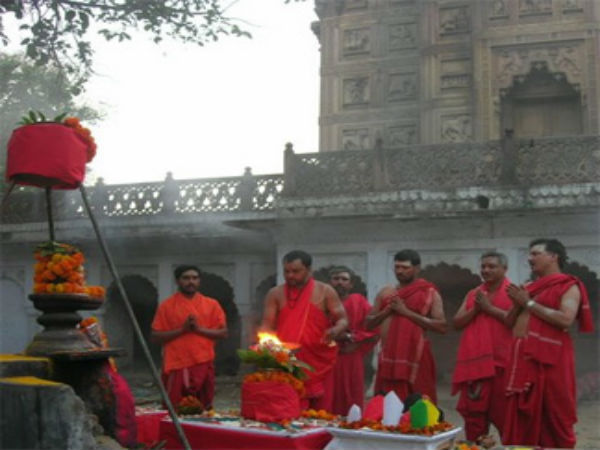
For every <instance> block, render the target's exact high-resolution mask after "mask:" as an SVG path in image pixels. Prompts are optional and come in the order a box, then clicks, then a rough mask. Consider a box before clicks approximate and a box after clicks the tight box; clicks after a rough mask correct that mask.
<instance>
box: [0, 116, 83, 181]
mask: <svg viewBox="0 0 600 450" xmlns="http://www.w3.org/2000/svg"><path fill="white" fill-rule="evenodd" d="M87 146H88V145H87V143H85V142H84V141H83V140H82V139H81V138H80V137H79V136H78V135H77V133H75V131H74V130H73V129H72V128H69V127H67V126H65V125H61V124H58V123H38V124H32V125H25V126H22V127H20V128H17V129H16V130H14V131H13V132H12V135H11V138H10V140H9V141H8V147H7V148H8V151H7V156H6V178H7V179H8V180H10V181H15V182H16V183H17V184H24V185H29V186H39V187H48V186H51V187H52V188H54V189H76V188H78V187H79V185H80V184H81V183H82V182H83V179H84V178H85V163H86V161H87V153H86V150H87Z"/></svg>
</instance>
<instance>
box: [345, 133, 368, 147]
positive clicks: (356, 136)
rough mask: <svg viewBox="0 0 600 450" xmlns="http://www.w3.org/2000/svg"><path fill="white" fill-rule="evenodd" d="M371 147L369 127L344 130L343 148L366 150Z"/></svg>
mask: <svg viewBox="0 0 600 450" xmlns="http://www.w3.org/2000/svg"><path fill="white" fill-rule="evenodd" d="M368 148H369V129H368V128H356V129H350V130H342V149H343V150H366V149H368Z"/></svg>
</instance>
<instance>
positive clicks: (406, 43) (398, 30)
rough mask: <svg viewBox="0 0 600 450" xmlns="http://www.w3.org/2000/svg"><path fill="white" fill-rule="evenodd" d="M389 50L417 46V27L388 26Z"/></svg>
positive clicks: (399, 24) (413, 25)
mask: <svg viewBox="0 0 600 450" xmlns="http://www.w3.org/2000/svg"><path fill="white" fill-rule="evenodd" d="M388 30H389V42H390V50H398V49H402V48H412V47H415V46H416V45H417V25H416V24H414V23H398V24H394V25H390V26H389V29H388Z"/></svg>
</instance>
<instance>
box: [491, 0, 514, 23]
mask: <svg viewBox="0 0 600 450" xmlns="http://www.w3.org/2000/svg"><path fill="white" fill-rule="evenodd" d="M506 3H507V1H506V0H492V1H491V2H490V3H489V5H488V17H489V19H491V20H498V19H506V18H508V15H509V14H508V13H509V10H508V5H507V4H506Z"/></svg>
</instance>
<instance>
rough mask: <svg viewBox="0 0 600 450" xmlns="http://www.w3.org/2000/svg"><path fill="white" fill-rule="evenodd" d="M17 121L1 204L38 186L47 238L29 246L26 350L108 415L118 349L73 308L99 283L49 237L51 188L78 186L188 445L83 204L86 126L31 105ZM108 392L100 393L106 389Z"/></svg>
mask: <svg viewBox="0 0 600 450" xmlns="http://www.w3.org/2000/svg"><path fill="white" fill-rule="evenodd" d="M23 123H24V125H23V126H21V127H19V128H17V129H15V130H14V131H13V133H12V135H11V138H10V140H9V142H8V148H7V161H6V177H7V180H8V181H9V183H10V184H9V188H8V190H7V193H6V195H5V198H4V199H3V205H4V204H5V202H6V201H7V199H8V197H9V195H10V193H11V192H12V190H13V189H14V187H15V186H16V185H25V186H35V187H39V188H43V189H44V190H45V193H46V211H47V218H48V229H49V238H50V239H49V242H47V243H45V244H42V245H41V246H40V247H38V249H37V250H36V259H37V263H36V267H35V279H34V293H33V294H31V295H30V296H29V298H30V300H31V301H32V302H33V304H34V306H35V308H36V309H38V310H40V311H42V315H41V316H40V317H39V318H38V319H37V321H38V323H40V324H41V325H42V326H43V327H44V329H43V330H42V331H41V332H40V333H38V334H37V335H36V336H35V337H34V339H33V341H32V342H31V343H30V345H29V346H28V347H27V349H26V353H27V354H28V355H32V356H47V357H50V358H52V359H53V365H54V373H55V377H56V378H57V380H58V381H63V382H65V383H67V384H70V385H71V386H73V388H74V389H75V391H76V392H77V393H78V394H79V395H80V396H81V397H82V398H83V399H84V401H85V402H86V404H87V405H88V407H90V409H91V410H92V412H94V413H95V414H96V415H97V416H98V417H99V419H100V423H101V424H102V425H103V426H105V428H106V426H107V423H109V422H111V421H112V419H114V418H112V417H111V414H112V413H113V410H112V409H111V406H110V405H111V398H113V400H114V393H113V394H111V393H110V392H106V390H105V389H103V388H102V385H103V383H104V381H103V376H104V375H103V373H104V372H103V369H102V368H103V367H104V366H105V364H106V362H107V361H108V360H109V358H111V357H113V356H118V355H119V354H122V351H121V350H119V349H111V348H98V346H96V345H94V344H93V343H92V342H91V341H90V339H88V338H87V337H86V336H85V335H84V334H83V333H82V332H81V331H80V330H79V329H78V328H77V326H78V324H79V323H80V321H81V319H82V318H81V316H80V315H79V314H78V312H77V311H78V310H95V309H97V308H99V307H100V306H101V305H102V303H103V301H104V291H103V289H102V288H100V287H94V286H86V285H85V279H84V276H83V267H82V263H83V255H81V253H80V252H79V251H78V250H77V249H74V248H73V247H71V246H69V245H67V244H59V243H57V242H56V237H55V230H54V219H53V212H52V191H53V190H55V189H79V191H80V192H81V196H82V199H83V203H84V206H85V209H86V212H87V214H88V216H89V218H90V221H91V223H92V226H93V229H94V231H95V234H96V237H97V240H98V243H99V245H100V248H101V250H102V253H103V256H104V258H105V260H106V263H107V265H108V268H109V270H110V272H111V275H112V277H113V280H114V282H115V284H116V286H117V288H118V290H119V293H120V296H121V298H122V299H123V302H124V306H125V309H126V310H127V313H128V316H129V319H130V321H131V324H132V326H133V329H134V332H135V335H136V337H137V339H138V341H139V342H140V345H141V347H142V349H143V351H144V355H145V357H146V360H147V362H148V365H149V367H150V369H151V372H152V375H153V377H154V381H155V382H156V385H157V386H159V389H160V393H161V396H162V399H163V402H164V403H165V405H167V409H168V410H169V413H170V415H171V417H172V419H173V424H174V428H175V431H176V434H177V436H178V438H179V440H180V441H181V443H182V444H183V448H185V449H191V447H190V445H189V443H188V441H187V439H186V437H185V434H184V432H183V429H182V427H181V425H180V423H179V421H178V418H177V414H176V412H175V410H174V408H173V405H172V404H171V402H170V400H169V397H168V395H167V393H166V390H165V388H164V386H163V385H162V382H161V379H160V375H159V373H158V370H157V369H156V367H155V366H154V362H153V360H152V357H151V355H150V351H149V349H148V347H147V345H146V342H145V340H144V338H143V334H142V332H141V330H140V327H139V324H138V323H137V320H136V318H135V315H134V313H133V309H132V307H131V303H130V301H129V298H128V296H127V292H126V291H125V289H124V287H123V284H122V283H121V280H120V277H119V276H118V274H117V270H116V267H115V265H114V263H113V261H112V258H111V256H110V253H109V251H108V248H107V246H106V243H105V241H104V238H103V236H102V234H101V232H100V229H99V227H98V224H97V222H96V219H95V217H94V215H93V211H92V208H91V207H90V204H89V200H88V197H87V194H86V190H85V188H84V186H83V184H82V183H83V180H84V178H85V171H86V168H85V165H86V163H87V162H90V161H91V160H92V159H93V158H94V156H95V154H96V143H95V141H94V139H93V137H92V135H91V132H90V130H89V129H87V128H85V127H83V126H82V125H81V124H80V122H79V120H78V119H77V118H75V117H68V118H64V115H62V116H59V117H56V118H55V119H54V120H53V121H47V120H46V118H45V117H44V116H43V115H42V114H40V113H37V114H36V113H35V112H30V113H29V116H27V117H24V118H23ZM105 394H106V395H109V394H110V395H113V397H110V395H109V397H110V398H109V397H107V396H106V395H105Z"/></svg>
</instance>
